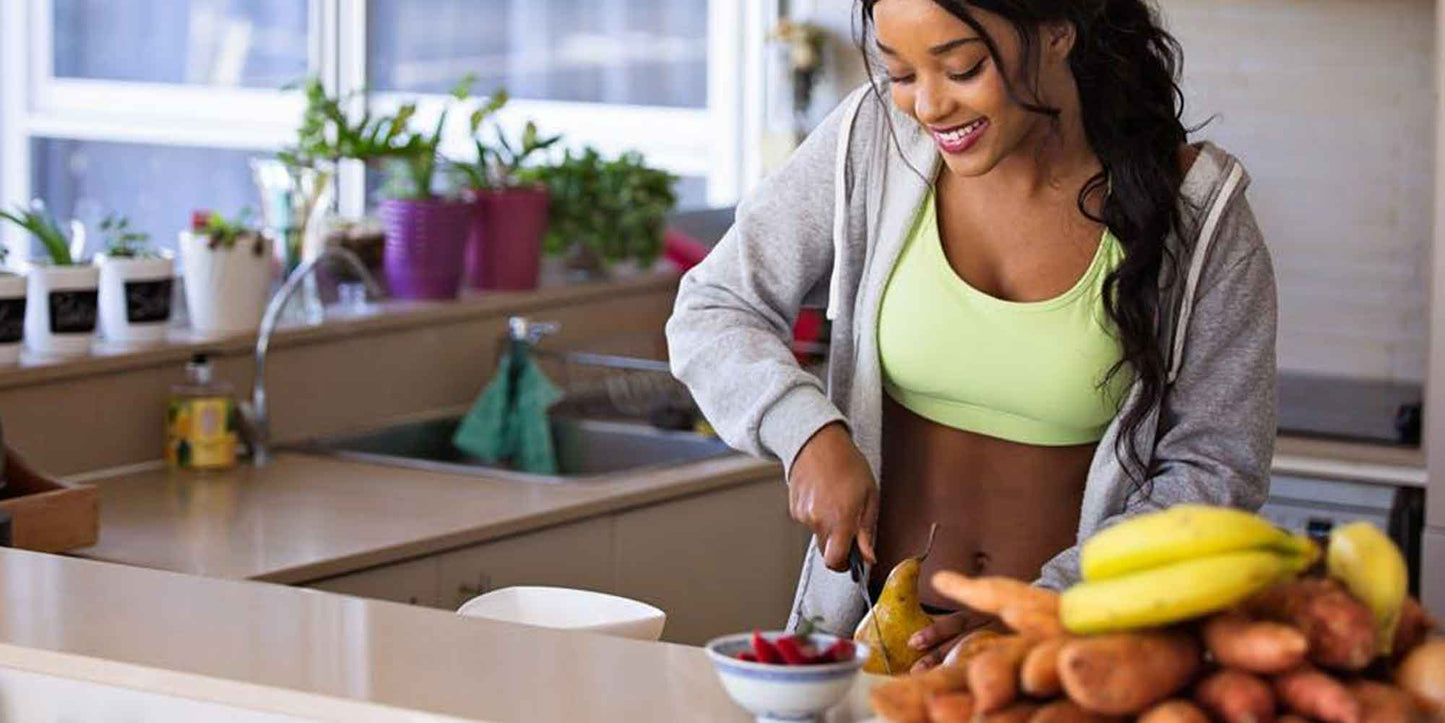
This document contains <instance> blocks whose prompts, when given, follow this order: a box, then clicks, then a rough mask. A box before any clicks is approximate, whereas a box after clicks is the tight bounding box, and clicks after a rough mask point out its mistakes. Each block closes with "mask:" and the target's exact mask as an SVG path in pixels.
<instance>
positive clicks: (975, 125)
mask: <svg viewBox="0 0 1445 723" xmlns="http://www.w3.org/2000/svg"><path fill="white" fill-rule="evenodd" d="M982 126H983V119H982V118H979V119H978V120H976V121H974V122H972V123H969V124H968V125H966V126H964V127H962V128H959V129H957V130H952V131H949V132H947V133H940V134H938V137H939V138H942V139H943V140H944V141H946V142H948V143H957V142H959V141H961V140H963V139H964V137H966V136H967V135H968V134H970V133H972V132H974V131H976V130H978V129H979V128H980V127H982Z"/></svg>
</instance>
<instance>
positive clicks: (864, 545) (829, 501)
mask: <svg viewBox="0 0 1445 723" xmlns="http://www.w3.org/2000/svg"><path fill="white" fill-rule="evenodd" d="M788 506H789V511H790V512H791V514H792V516H793V519H795V520H797V521H798V522H801V523H803V524H804V525H806V526H807V527H808V529H810V530H812V531H813V535H814V536H816V537H817V539H818V549H819V550H820V551H821V552H822V554H823V562H824V563H825V564H826V565H827V566H828V569H830V570H834V571H837V572H843V571H845V570H847V569H848V553H849V552H850V551H851V550H852V548H853V541H854V540H855V539H856V540H857V541H858V551H859V552H861V553H862V554H863V559H864V561H866V562H867V563H868V564H870V565H873V564H877V562H878V557H877V554H876V553H875V551H874V547H873V534H874V528H875V527H876V526H877V524H878V485H877V484H876V483H875V482H874V481H873V471H872V470H871V469H870V468H869V467H868V460H866V459H864V458H863V453H862V452H860V451H858V446H857V445H856V444H854V443H853V437H852V436H851V435H849V434H848V429H847V428H846V427H844V426H843V425H842V424H839V423H833V424H830V425H828V426H826V427H823V428H822V429H820V430H818V432H817V433H816V434H814V435H813V436H812V438H811V439H809V440H808V442H807V443H806V444H804V445H803V448H802V449H801V450H799V452H798V456H797V458H796V459H794V460H793V469H792V473H791V474H790V475H789V477H788Z"/></svg>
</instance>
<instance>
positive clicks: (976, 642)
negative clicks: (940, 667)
mask: <svg viewBox="0 0 1445 723" xmlns="http://www.w3.org/2000/svg"><path fill="white" fill-rule="evenodd" d="M1003 637H1004V636H1003V635H1002V634H1000V633H997V632H994V631H993V630H989V629H988V628H982V629H979V630H975V631H973V632H971V633H969V634H968V635H965V636H964V637H963V640H960V641H958V645H955V646H953V650H950V651H948V656H947V657H945V658H944V659H943V664H944V665H948V664H950V663H958V664H963V663H965V662H967V661H968V659H969V658H972V657H973V656H975V655H978V654H979V653H981V652H983V651H984V650H986V649H988V648H990V647H992V646H993V645H995V644H997V643H998V641H999V640H1001V639H1002V638H1003Z"/></svg>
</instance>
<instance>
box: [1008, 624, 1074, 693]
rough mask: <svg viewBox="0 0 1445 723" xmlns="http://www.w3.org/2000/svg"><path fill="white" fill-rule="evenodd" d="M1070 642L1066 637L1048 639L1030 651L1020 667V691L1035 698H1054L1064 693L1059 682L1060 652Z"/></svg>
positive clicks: (1061, 683)
mask: <svg viewBox="0 0 1445 723" xmlns="http://www.w3.org/2000/svg"><path fill="white" fill-rule="evenodd" d="M1067 642H1069V639H1068V638H1066V637H1062V636H1060V637H1057V638H1046V639H1045V640H1043V641H1042V642H1040V643H1039V644H1038V645H1035V646H1034V647H1033V648H1032V649H1030V650H1029V653H1028V655H1025V656H1024V662H1023V664H1022V665H1021V666H1019V689H1020V690H1022V691H1023V692H1024V693H1026V694H1028V695H1031V696H1033V697H1035V698H1052V697H1054V696H1056V695H1058V694H1059V693H1061V692H1063V690H1064V684H1063V682H1062V681H1060V680H1059V651H1060V650H1063V648H1064V644H1065V643H1067Z"/></svg>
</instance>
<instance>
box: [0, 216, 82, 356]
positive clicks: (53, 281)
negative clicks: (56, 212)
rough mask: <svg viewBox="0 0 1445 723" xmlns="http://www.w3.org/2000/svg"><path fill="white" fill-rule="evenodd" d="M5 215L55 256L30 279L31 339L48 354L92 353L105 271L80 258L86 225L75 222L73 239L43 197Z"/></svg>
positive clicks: (28, 341)
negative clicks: (44, 208) (47, 211)
mask: <svg viewBox="0 0 1445 723" xmlns="http://www.w3.org/2000/svg"><path fill="white" fill-rule="evenodd" d="M0 219H4V220H6V221H9V222H11V223H14V224H17V225H19V226H20V227H21V228H23V229H25V230H26V231H29V232H30V234H31V235H32V236H34V237H35V239H36V240H37V241H39V242H40V245H41V247H42V248H43V249H44V251H45V253H46V255H47V256H48V257H49V263H48V264H37V265H36V266H35V267H34V268H33V269H32V270H31V271H30V274H29V277H28V280H27V284H26V286H27V295H28V297H29V301H28V302H27V303H26V305H25V332H24V333H25V343H26V344H27V345H28V346H29V347H30V350H31V351H33V352H35V353H36V354H37V355H40V356H45V357H57V358H68V357H76V356H85V355H86V354H89V353H90V344H91V341H92V340H93V338H94V337H95V321H96V306H97V304H98V300H97V296H98V293H97V286H98V285H99V283H100V275H99V272H97V270H96V268H95V266H93V265H91V264H89V263H86V262H84V261H82V260H81V259H80V258H79V256H80V253H81V250H82V249H83V248H84V245H85V236H84V234H83V233H82V232H81V229H80V228H79V226H78V225H76V226H75V227H73V229H72V235H71V238H69V239H67V238H66V237H65V233H64V232H63V231H61V230H60V226H59V225H58V224H56V222H55V221H54V220H53V219H51V218H50V217H49V216H47V215H46V214H45V213H44V211H42V210H41V206H40V204H39V203H38V202H37V203H35V204H32V207H31V208H29V209H26V208H16V209H15V210H14V211H13V212H7V211H0Z"/></svg>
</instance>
